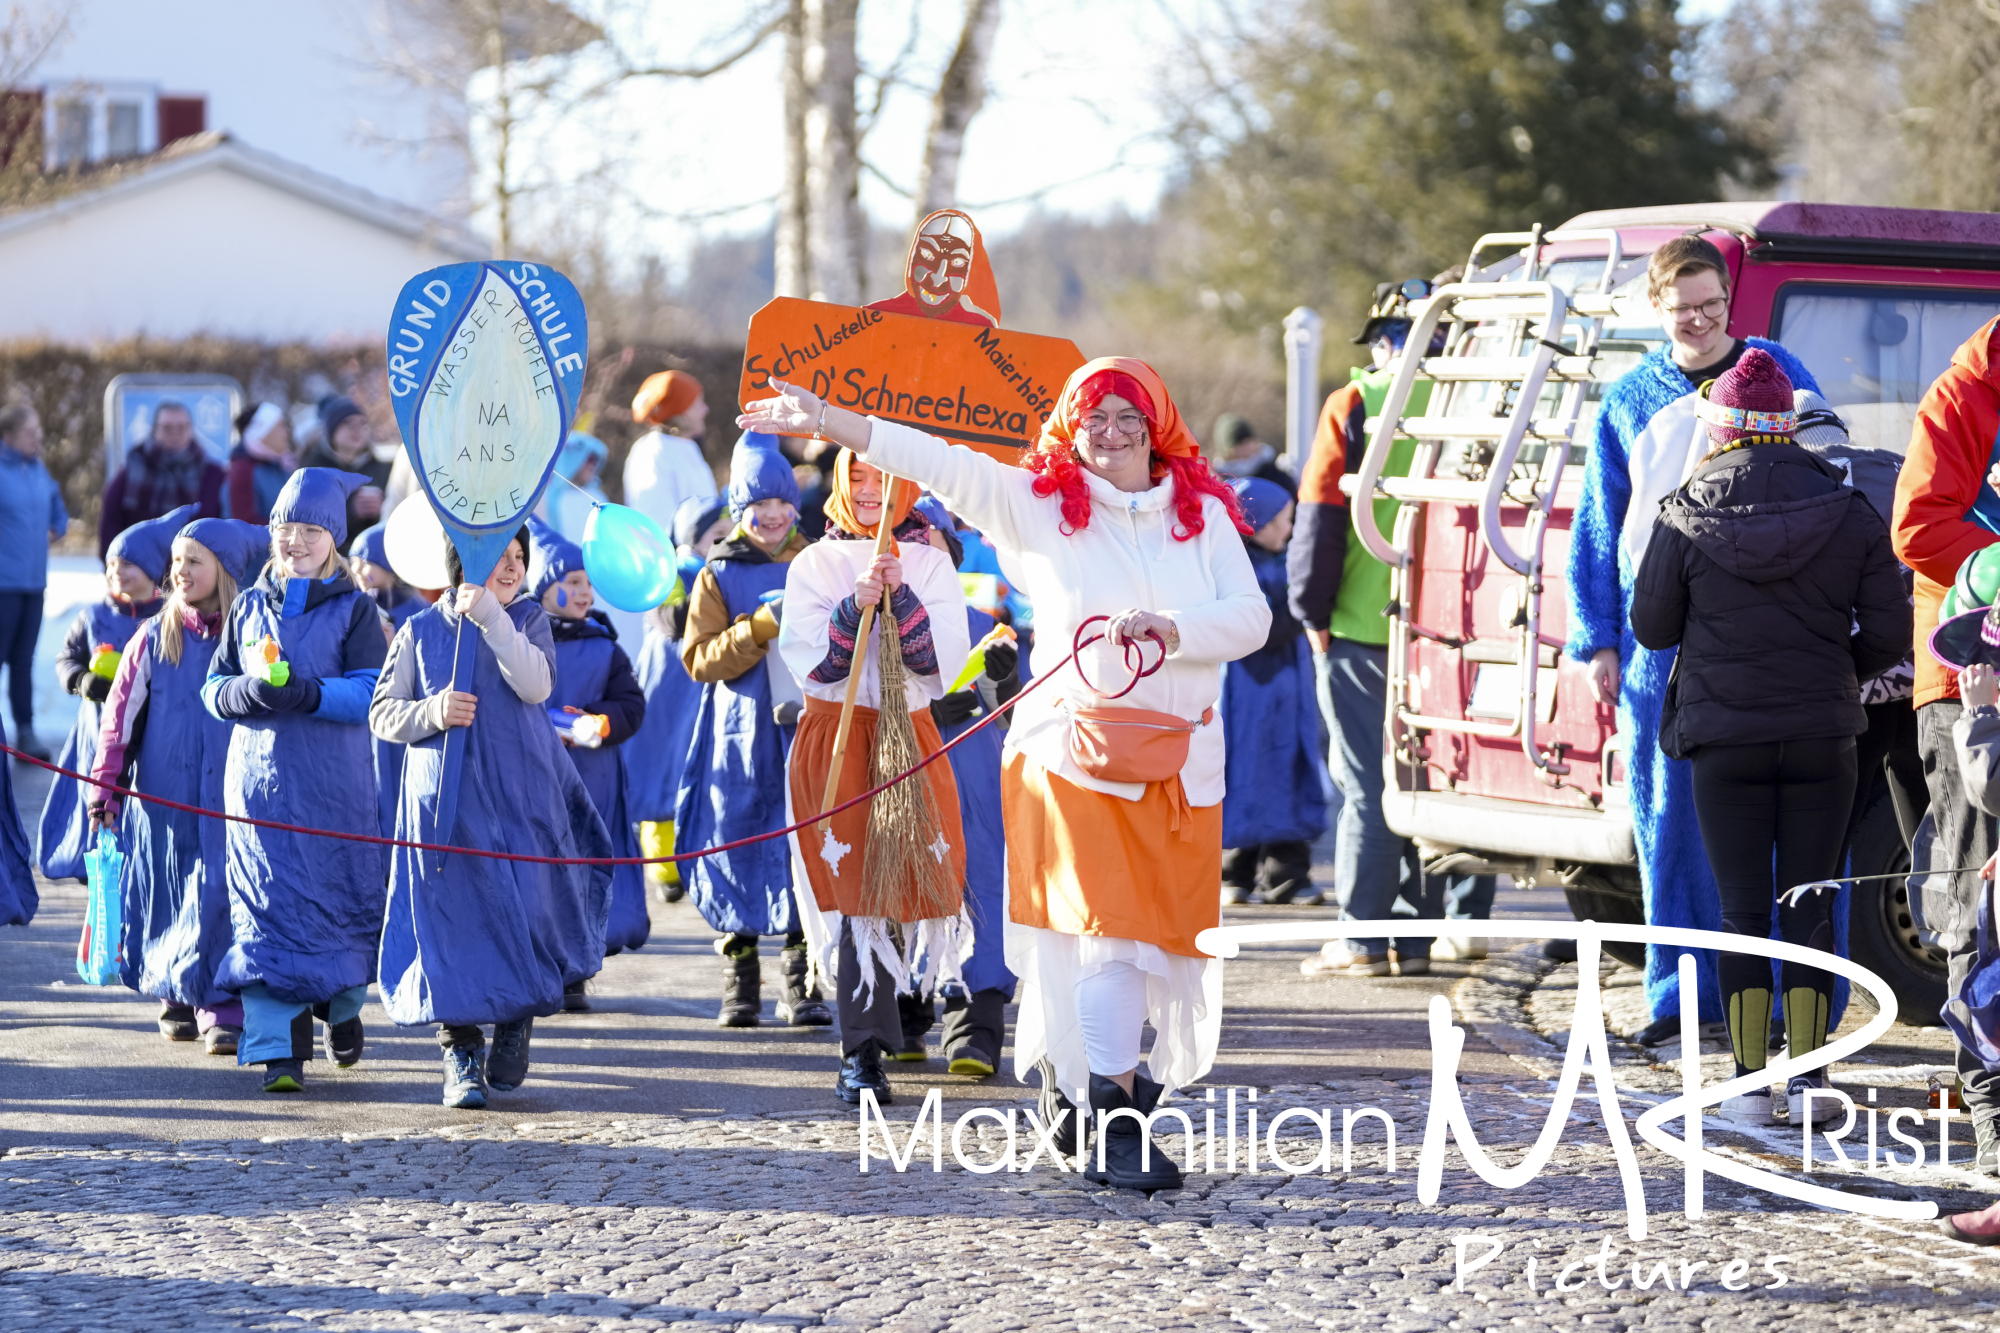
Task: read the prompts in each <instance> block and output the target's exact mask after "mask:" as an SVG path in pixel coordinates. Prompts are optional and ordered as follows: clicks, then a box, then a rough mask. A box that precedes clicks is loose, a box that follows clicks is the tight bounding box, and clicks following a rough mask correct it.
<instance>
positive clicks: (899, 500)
mask: <svg viewBox="0 0 2000 1333" xmlns="http://www.w3.org/2000/svg"><path fill="white" fill-rule="evenodd" d="M860 461H861V460H860V459H859V458H856V457H855V456H854V454H853V452H852V451H851V450H847V449H842V450H841V451H840V457H839V458H837V459H835V460H834V464H833V494H831V495H829V496H827V497H826V520H827V522H828V523H831V524H832V525H833V526H834V527H837V528H839V529H840V530H841V531H842V532H851V533H853V534H854V535H855V536H857V537H873V536H874V535H875V532H876V528H875V524H873V523H863V522H862V521H861V520H860V519H858V518H856V517H855V516H854V465H855V464H856V463H859V462H860ZM885 484H886V482H885ZM918 489H919V488H918V486H917V484H916V483H915V482H913V481H910V480H909V479H908V478H903V479H900V480H898V481H897V483H896V508H895V510H894V511H893V512H892V513H891V514H890V516H889V531H891V532H894V531H895V530H896V529H897V528H900V527H902V526H903V520H904V519H906V518H908V517H909V516H910V511H911V510H912V509H914V508H916V504H917V492H918Z"/></svg>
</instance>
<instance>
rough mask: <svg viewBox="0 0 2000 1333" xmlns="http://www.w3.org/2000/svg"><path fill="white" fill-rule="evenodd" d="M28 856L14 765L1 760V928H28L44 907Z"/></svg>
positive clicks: (25, 831)
mask: <svg viewBox="0 0 2000 1333" xmlns="http://www.w3.org/2000/svg"><path fill="white" fill-rule="evenodd" d="M28 856H29V852H28V831H27V830H26V829H24V828H22V827H21V812H20V810H19V809H17V808H16V807H15V805H14V765H13V764H11V763H8V762H6V761H4V760H0V926H25V925H27V924H28V923H29V922H31V921H33V920H34V919H35V909H36V908H37V907H39V906H41V901H42V899H41V894H40V893H39V892H38V891H37V890H36V888H35V869H34V866H33V865H31V864H30V863H29V861H28Z"/></svg>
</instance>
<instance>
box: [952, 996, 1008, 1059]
mask: <svg viewBox="0 0 2000 1333" xmlns="http://www.w3.org/2000/svg"><path fill="white" fill-rule="evenodd" d="M1006 1035H1007V992H1006V991H1003V990H982V991H974V992H973V993H972V994H971V995H953V996H948V997H947V998H946V999H945V1002H944V1053H945V1058H946V1059H948V1060H950V1061H951V1072H952V1073H954V1074H970V1075H972V1076H973V1077H975V1078H986V1077H987V1076H989V1075H991V1074H992V1073H993V1071H994V1070H996V1069H998V1068H999V1067H1000V1050H1001V1048H1002V1047H1003V1046H1004V1045H1006Z"/></svg>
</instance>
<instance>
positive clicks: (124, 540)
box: [36, 505, 201, 879]
mask: <svg viewBox="0 0 2000 1333" xmlns="http://www.w3.org/2000/svg"><path fill="white" fill-rule="evenodd" d="M200 513H201V506H200V505H182V506H181V507H180V508H178V509H176V510H173V511H172V512H170V513H167V514H162V515H161V516H160V517H158V518H149V519H147V520H145V521H144V522H141V523H134V524H133V525H132V526H131V527H129V528H127V529H125V531H123V532H121V533H119V534H118V535H117V536H116V537H113V538H112V539H111V546H110V548H109V549H108V550H107V551H106V552H105V556H106V558H107V559H114V558H115V559H119V560H129V561H130V562H132V563H133V564H135V565H137V566H138V567H139V568H141V569H143V570H145V571H146V575H147V577H148V578H150V579H152V580H153V586H154V587H155V588H157V587H158V586H159V585H160V584H161V583H163V582H165V581H166V577H167V567H168V566H169V565H171V564H172V563H173V548H174V537H175V535H176V534H177V533H179V532H180V530H181V529H182V528H183V527H185V526H187V524H188V523H189V522H190V521H191V520H193V519H194V518H195V516H196V515H198V514H200ZM160 603H161V599H160V598H158V597H155V598H154V599H153V600H152V601H150V602H147V603H145V604H144V605H141V606H134V605H132V604H131V603H129V602H121V601H119V600H118V599H117V598H115V597H106V598H105V599H104V600H103V601H101V602H98V603H97V604H96V605H94V606H89V607H86V608H84V610H82V611H81V612H79V613H78V614H77V618H76V623H75V624H74V625H72V626H71V627H70V631H69V634H68V636H67V637H66V638H65V639H64V640H63V653H62V660H61V662H59V663H58V669H59V670H60V671H61V673H62V676H63V688H64V689H65V690H68V691H69V692H70V693H71V694H74V695H77V696H78V703H77V707H76V725H75V726H73V727H71V728H70V729H69V739H67V740H65V741H64V742H63V747H62V753H60V754H58V755H57V756H56V762H57V763H58V764H60V765H62V766H63V767H64V768H67V769H69V770H70V771H71V772H75V773H88V772H89V771H90V769H91V766H92V765H93V764H95V763H96V762H97V733H98V730H99V728H100V727H102V725H103V723H104V715H103V710H102V709H100V708H99V707H98V704H99V702H100V701H101V700H102V699H103V698H104V695H105V694H106V693H108V692H109V689H110V682H109V681H104V684H103V685H102V686H101V687H95V688H96V689H97V698H96V699H93V698H91V697H90V695H89V694H86V693H85V690H86V688H89V687H90V679H91V672H90V668H89V664H90V659H91V657H92V656H93V655H94V654H95V652H96V650H97V645H99V644H101V643H108V644H110V645H111V646H112V648H114V649H116V650H117V651H119V652H120V653H122V652H124V651H125V648H126V646H127V645H128V644H130V643H131V641H132V636H133V635H134V634H137V633H138V632H139V624H140V622H141V621H143V620H145V619H146V617H148V616H150V615H152V614H154V613H155V612H157V611H158V610H159V609H160ZM97 679H98V680H103V677H101V676H100V677H97ZM82 785H83V784H82V783H80V782H78V781H77V780H76V779H75V778H66V777H63V776H62V775H60V774H58V775H56V777H55V779H54V780H53V781H52V782H50V783H49V794H48V797H47V798H46V799H45V800H44V801H43V802H42V823H41V831H40V839H39V846H38V847H37V849H36V859H37V860H39V861H40V862H41V863H42V873H43V874H44V875H46V876H47V877H48V878H50V879H82V878H83V877H84V875H83V854H84V853H85V852H87V851H89V850H90V847H91V843H92V842H93V841H95V839H94V838H93V837H92V835H91V831H90V799H89V798H88V797H87V796H86V795H84V793H83V791H82V790H81V788H82Z"/></svg>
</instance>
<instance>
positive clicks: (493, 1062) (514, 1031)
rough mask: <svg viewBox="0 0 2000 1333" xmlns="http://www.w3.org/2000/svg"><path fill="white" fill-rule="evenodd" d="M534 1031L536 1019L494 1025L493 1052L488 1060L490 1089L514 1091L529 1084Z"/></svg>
mask: <svg viewBox="0 0 2000 1333" xmlns="http://www.w3.org/2000/svg"><path fill="white" fill-rule="evenodd" d="M534 1031H535V1020H534V1019H532V1018H522V1019H517V1020H516V1021H514V1022H512V1023H495V1024H494V1025H493V1053H492V1054H491V1055H489V1056H487V1057H486V1086H487V1087H489V1088H491V1089H493V1091H495V1092H512V1091H513V1090H514V1089H516V1088H518V1087H520V1086H521V1085H522V1084H523V1083H525V1082H526V1081H527V1078H528V1040H529V1038H530V1037H531V1036H533V1035H534Z"/></svg>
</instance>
